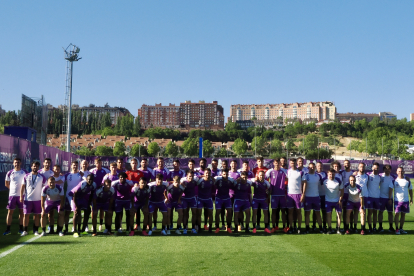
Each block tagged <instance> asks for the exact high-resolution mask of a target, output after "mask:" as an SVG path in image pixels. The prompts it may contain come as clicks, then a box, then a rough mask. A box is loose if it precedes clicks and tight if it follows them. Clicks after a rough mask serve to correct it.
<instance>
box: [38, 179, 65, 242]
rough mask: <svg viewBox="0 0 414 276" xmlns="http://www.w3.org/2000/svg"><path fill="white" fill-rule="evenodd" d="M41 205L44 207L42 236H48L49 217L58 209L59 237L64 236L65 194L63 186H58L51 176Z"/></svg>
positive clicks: (44, 190) (44, 189)
mask: <svg viewBox="0 0 414 276" xmlns="http://www.w3.org/2000/svg"><path fill="white" fill-rule="evenodd" d="M45 201H46V202H45ZM41 205H42V220H41V225H42V230H43V232H42V234H41V236H45V235H46V224H47V223H46V222H47V215H48V214H49V213H50V211H51V210H54V209H56V210H57V211H58V213H59V219H58V229H57V230H58V233H59V236H63V235H64V234H63V233H62V229H63V221H64V217H65V213H64V208H65V207H64V206H65V192H64V189H63V186H60V185H56V183H55V178H54V177H53V176H50V177H49V178H48V180H47V186H45V187H44V188H43V191H42V201H41ZM51 228H52V229H53V225H52V226H51ZM52 233H54V232H52Z"/></svg>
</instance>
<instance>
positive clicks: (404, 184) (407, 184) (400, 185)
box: [390, 178, 413, 202]
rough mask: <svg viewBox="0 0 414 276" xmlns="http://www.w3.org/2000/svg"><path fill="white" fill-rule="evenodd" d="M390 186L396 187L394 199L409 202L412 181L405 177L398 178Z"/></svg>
mask: <svg viewBox="0 0 414 276" xmlns="http://www.w3.org/2000/svg"><path fill="white" fill-rule="evenodd" d="M390 188H393V189H394V201H396V202H408V201H409V196H408V195H409V193H408V191H409V190H412V189H413V185H411V181H408V180H407V179H405V178H397V179H395V181H394V185H393V186H392V185H391V186H390Z"/></svg>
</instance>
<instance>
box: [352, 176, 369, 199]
mask: <svg viewBox="0 0 414 276" xmlns="http://www.w3.org/2000/svg"><path fill="white" fill-rule="evenodd" d="M355 182H356V184H358V185H359V186H360V187H361V190H362V196H363V197H369V194H368V175H367V174H365V173H364V174H361V175H359V174H357V175H355Z"/></svg>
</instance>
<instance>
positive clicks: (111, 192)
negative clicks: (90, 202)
mask: <svg viewBox="0 0 414 276" xmlns="http://www.w3.org/2000/svg"><path fill="white" fill-rule="evenodd" d="M114 196H115V189H114V188H112V187H110V188H109V189H108V190H107V191H105V187H104V186H100V187H99V188H97V189H96V191H95V192H94V194H93V198H94V199H96V202H97V203H109V202H110V201H111V198H114Z"/></svg>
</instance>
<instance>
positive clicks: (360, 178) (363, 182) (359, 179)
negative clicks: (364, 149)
mask: <svg viewBox="0 0 414 276" xmlns="http://www.w3.org/2000/svg"><path fill="white" fill-rule="evenodd" d="M354 175H355V182H356V184H357V185H359V186H360V187H361V191H362V196H363V198H364V201H363V203H364V206H361V208H363V209H368V205H367V201H368V196H369V195H368V179H369V177H368V175H367V174H366V173H365V164H364V163H362V162H360V163H359V164H358V172H355V173H354ZM364 221H366V219H365V213H364Z"/></svg>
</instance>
